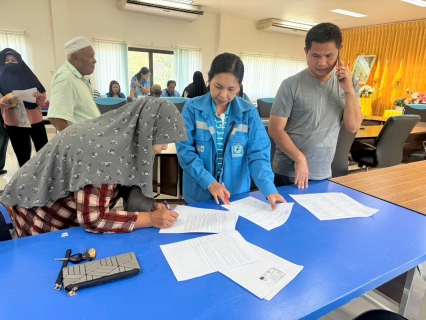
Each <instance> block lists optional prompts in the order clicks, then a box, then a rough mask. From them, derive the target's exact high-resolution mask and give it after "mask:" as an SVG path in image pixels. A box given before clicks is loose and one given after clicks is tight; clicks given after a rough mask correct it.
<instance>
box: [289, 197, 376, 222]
mask: <svg viewBox="0 0 426 320" xmlns="http://www.w3.org/2000/svg"><path fill="white" fill-rule="evenodd" d="M290 197H292V198H293V199H294V200H295V201H297V202H298V203H299V204H300V205H301V206H302V207H304V208H305V209H307V210H308V211H310V212H311V213H312V214H313V215H314V216H316V217H317V218H318V219H319V220H335V219H347V218H363V217H370V216H372V215H373V214H375V213H376V212H377V211H379V209H373V208H369V207H366V206H364V205H363V204H361V203H359V202H358V201H355V200H354V199H352V198H351V197H349V196H348V195H346V194H344V193H340V192H329V193H311V194H290Z"/></svg>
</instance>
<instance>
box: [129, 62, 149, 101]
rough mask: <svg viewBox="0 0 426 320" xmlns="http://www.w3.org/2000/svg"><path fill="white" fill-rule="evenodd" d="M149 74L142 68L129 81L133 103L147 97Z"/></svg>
mask: <svg viewBox="0 0 426 320" xmlns="http://www.w3.org/2000/svg"><path fill="white" fill-rule="evenodd" d="M150 74H151V72H150V71H149V69H148V68H147V67H143V68H141V69H140V70H139V72H138V73H136V74H135V76H134V77H133V78H132V79H131V80H130V83H131V85H130V97H131V98H132V100H133V101H136V100H138V99H139V98H143V97H146V96H148V94H149V91H150V90H149V88H150V87H151V80H149V76H150Z"/></svg>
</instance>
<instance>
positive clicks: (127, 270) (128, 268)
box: [62, 252, 141, 297]
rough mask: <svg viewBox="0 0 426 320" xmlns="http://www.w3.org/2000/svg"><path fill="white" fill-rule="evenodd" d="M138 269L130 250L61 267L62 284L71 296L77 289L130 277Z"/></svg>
mask: <svg viewBox="0 0 426 320" xmlns="http://www.w3.org/2000/svg"><path fill="white" fill-rule="evenodd" d="M140 271H141V267H140V266H139V263H138V260H137V259H136V256H135V253H134V252H130V253H125V254H121V255H118V256H114V257H109V258H105V259H101V260H96V261H91V262H88V263H85V264H76V265H73V266H70V267H66V268H63V269H62V273H63V284H64V288H65V290H66V291H68V296H70V297H72V296H74V295H75V294H76V291H77V290H80V289H84V288H88V287H92V286H97V285H99V284H103V283H106V282H111V281H115V280H120V279H123V278H127V277H131V276H134V275H137V274H138V273H139V272H140Z"/></svg>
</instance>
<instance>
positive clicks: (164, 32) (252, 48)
mask: <svg viewBox="0 0 426 320" xmlns="http://www.w3.org/2000/svg"><path fill="white" fill-rule="evenodd" d="M1 2H2V5H1V7H2V12H3V14H2V18H1V19H0V30H14V31H25V32H27V33H28V34H29V36H28V40H29V53H30V56H31V60H32V66H33V68H32V69H33V71H34V73H35V74H36V75H37V76H38V78H39V79H40V81H41V82H42V83H43V85H44V86H45V87H46V90H47V92H48V95H49V93H50V82H51V80H52V76H53V73H54V71H55V70H56V69H57V68H59V67H60V65H61V64H62V63H63V62H65V52H64V50H63V45H64V43H65V42H66V41H67V40H69V39H71V38H73V37H76V36H79V35H82V36H85V37H87V38H89V39H91V38H97V39H108V40H117V41H126V42H127V43H128V44H129V46H136V47H145V48H157V49H163V50H165V49H172V46H179V47H189V48H201V49H202V51H203V63H202V68H203V70H202V71H203V73H204V75H207V72H208V70H209V68H210V64H211V61H212V60H213V58H214V57H215V56H216V55H217V54H218V53H222V52H232V53H235V54H238V55H239V54H241V53H242V52H243V53H259V54H265V55H277V56H284V57H295V58H304V53H303V46H304V44H303V43H304V38H303V37H296V36H291V35H285V34H280V33H272V32H265V31H258V30H256V22H255V21H249V20H243V19H237V18H234V17H231V16H227V15H215V14H207V13H205V14H204V16H203V17H202V18H201V19H199V20H198V21H194V22H192V23H190V22H187V21H181V20H175V19H168V18H162V17H157V16H148V15H143V14H140V13H133V12H127V11H121V10H119V9H118V8H117V3H118V0H1ZM6 12H7V13H8V12H10V14H5V13H6ZM17 12H19V13H17ZM52 26H53V27H52ZM151 44H152V45H151ZM0 49H1V48H0ZM62 57H63V58H62Z"/></svg>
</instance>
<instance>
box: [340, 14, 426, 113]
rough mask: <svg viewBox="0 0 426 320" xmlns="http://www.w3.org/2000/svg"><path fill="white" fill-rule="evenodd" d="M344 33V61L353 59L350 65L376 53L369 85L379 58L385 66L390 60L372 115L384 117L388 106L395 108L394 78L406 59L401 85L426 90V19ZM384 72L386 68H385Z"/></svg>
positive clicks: (411, 88) (405, 87) (422, 91)
mask: <svg viewBox="0 0 426 320" xmlns="http://www.w3.org/2000/svg"><path fill="white" fill-rule="evenodd" d="M342 32H343V49H342V52H341V55H342V57H341V60H343V61H351V68H352V67H353V66H354V63H355V60H356V58H357V56H358V55H359V54H376V55H377V58H376V62H375V64H374V67H373V70H371V75H370V78H369V80H368V84H369V85H370V86H371V85H372V82H373V75H374V72H375V69H376V67H377V61H378V59H380V62H381V64H382V66H384V64H385V62H386V60H388V79H387V84H388V85H387V87H386V88H385V89H384V92H383V97H382V99H381V100H379V99H377V100H376V101H375V103H374V104H373V106H372V107H373V114H374V115H378V116H382V115H383V111H384V110H386V109H393V108H394V107H393V106H392V103H393V101H391V93H392V86H391V84H392V80H393V78H394V77H395V74H396V72H397V71H398V68H399V66H400V63H401V59H402V60H403V62H402V63H403V73H402V81H401V86H402V88H403V95H404V96H405V89H407V88H409V89H410V90H411V91H412V92H414V91H417V92H419V93H426V20H422V21H414V22H405V23H397V24H389V25H380V26H372V27H365V28H356V29H347V30H342ZM382 72H383V71H382Z"/></svg>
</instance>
